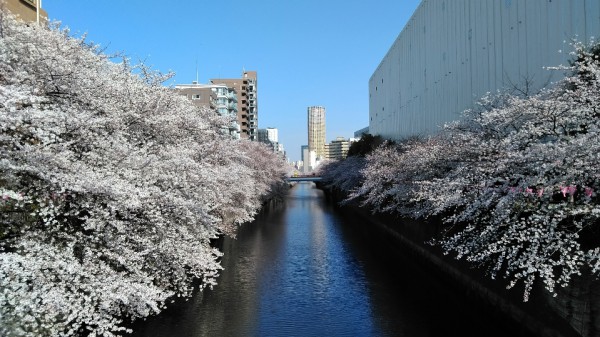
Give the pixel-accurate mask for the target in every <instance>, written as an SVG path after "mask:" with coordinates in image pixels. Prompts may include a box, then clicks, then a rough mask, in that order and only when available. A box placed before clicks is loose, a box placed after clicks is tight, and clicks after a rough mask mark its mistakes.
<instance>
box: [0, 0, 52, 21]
mask: <svg viewBox="0 0 600 337" xmlns="http://www.w3.org/2000/svg"><path fill="white" fill-rule="evenodd" d="M0 4H3V5H4V6H5V7H6V9H7V10H8V11H9V12H11V13H13V14H15V15H16V16H17V17H18V18H19V19H21V20H23V21H25V22H37V23H41V24H46V22H48V13H46V11H45V10H43V9H42V0H4V1H0Z"/></svg>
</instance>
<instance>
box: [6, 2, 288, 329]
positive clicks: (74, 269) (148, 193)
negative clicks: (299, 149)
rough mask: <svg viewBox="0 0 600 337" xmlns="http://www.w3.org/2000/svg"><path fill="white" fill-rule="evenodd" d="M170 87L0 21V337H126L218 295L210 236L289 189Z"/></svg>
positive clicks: (260, 149) (267, 159) (78, 43)
mask: <svg viewBox="0 0 600 337" xmlns="http://www.w3.org/2000/svg"><path fill="white" fill-rule="evenodd" d="M168 77H169V75H168V74H167V75H164V74H160V73H157V72H155V71H153V70H151V69H149V68H148V67H146V66H145V65H143V64H139V65H134V64H132V63H130V61H129V60H128V59H127V58H124V57H112V56H108V55H104V54H102V52H101V50H100V49H99V48H98V47H97V46H94V45H90V44H87V43H86V42H85V41H84V40H83V39H78V38H72V37H70V36H69V31H68V30H61V29H59V28H57V27H51V28H46V27H43V28H42V27H37V26H35V25H27V24H24V23H20V22H18V21H16V20H15V19H14V18H13V17H12V16H11V15H9V14H7V13H5V12H0V109H1V110H2V112H1V113H0V153H1V157H0V193H1V194H2V199H1V200H0V209H1V211H2V212H1V217H0V221H1V222H0V335H2V336H58V335H61V336H63V335H64V336H73V335H89V336H112V335H114V334H121V333H123V332H124V330H126V329H125V328H124V327H123V324H122V322H123V319H124V318H126V317H127V318H133V319H135V318H140V317H146V316H148V315H151V314H155V313H158V312H159V311H161V309H162V308H164V305H165V301H166V300H167V299H168V298H170V297H172V296H188V295H190V294H191V292H192V290H193V287H192V281H193V280H194V279H200V280H201V285H202V286H212V285H214V284H215V278H216V276H217V275H218V272H219V270H220V269H221V266H220V265H219V263H218V258H219V257H220V255H221V253H220V252H219V251H218V250H217V249H214V248H212V247H211V246H210V240H211V239H213V238H216V237H217V236H218V235H220V234H233V233H234V232H235V229H236V227H237V226H238V225H239V224H241V223H244V222H246V221H249V220H251V219H252V218H253V216H254V215H255V214H256V212H257V210H258V209H259V208H260V206H261V203H262V202H263V201H264V200H266V199H268V198H269V197H270V194H271V193H272V192H274V191H275V190H276V189H278V188H280V187H281V186H283V185H285V184H284V180H283V179H284V175H285V174H286V173H287V168H286V164H285V163H284V162H283V160H282V159H281V158H279V157H277V156H275V155H274V154H273V153H272V152H271V151H269V150H268V149H267V148H266V147H265V146H263V145H261V144H258V143H255V142H249V141H244V140H241V141H235V140H232V139H230V138H229V136H228V135H227V132H226V131H224V130H226V129H227V125H229V123H230V121H229V120H227V119H226V118H223V117H220V116H219V115H218V114H217V113H216V112H214V111H210V110H204V109H198V108H196V107H194V106H193V105H192V104H191V103H190V102H189V101H188V100H187V99H186V98H185V97H183V96H179V95H177V94H175V93H174V92H173V91H172V90H171V89H169V88H166V87H164V86H162V85H161V83H163V81H164V80H166V79H167V78H168Z"/></svg>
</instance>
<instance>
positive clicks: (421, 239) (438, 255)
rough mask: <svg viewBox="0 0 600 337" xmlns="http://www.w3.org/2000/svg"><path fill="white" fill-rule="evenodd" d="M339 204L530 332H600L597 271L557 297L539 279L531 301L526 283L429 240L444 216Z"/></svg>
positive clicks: (335, 198)
mask: <svg viewBox="0 0 600 337" xmlns="http://www.w3.org/2000/svg"><path fill="white" fill-rule="evenodd" d="M319 187H320V188H322V186H319ZM322 189H323V188H322ZM323 190H324V191H325V193H326V195H327V197H328V200H329V201H330V202H332V203H335V204H338V202H339V201H340V200H342V198H343V195H342V194H341V193H339V192H338V191H332V190H328V189H323ZM339 207H342V208H343V211H344V212H346V213H352V215H353V216H356V217H360V218H362V219H363V220H364V226H365V227H367V228H368V229H365V230H369V231H378V232H380V233H382V234H383V236H384V237H385V240H383V241H385V242H382V244H386V245H390V246H393V249H395V250H397V251H399V252H400V254H406V255H408V256H410V258H412V259H415V260H418V261H419V263H420V264H422V266H423V268H425V269H426V270H427V272H428V273H431V275H432V277H436V278H440V279H443V280H444V282H449V283H452V285H453V289H455V290H456V291H457V292H459V293H460V295H462V296H464V297H465V299H466V300H469V301H472V303H474V305H480V306H481V307H482V308H485V310H486V312H489V313H490V314H491V315H495V316H497V317H498V318H499V319H500V320H503V321H506V324H514V325H519V326H520V330H522V331H523V332H524V335H534V336H544V337H557V336H568V337H570V336H586V337H588V336H589V337H592V336H600V324H599V323H600V317H597V316H598V315H600V282H599V281H598V280H596V278H595V277H592V276H582V277H578V278H577V279H575V280H573V281H572V282H571V284H570V285H569V287H567V288H561V289H558V290H557V293H558V295H557V296H556V297H552V294H550V293H549V292H547V291H546V290H545V289H544V288H543V287H542V285H541V284H537V285H535V286H534V289H533V291H532V294H531V295H530V299H529V301H528V302H523V288H522V285H519V286H516V287H515V288H513V289H506V285H507V284H508V281H507V280H505V279H498V280H492V279H491V278H490V277H489V276H487V275H486V274H485V271H484V270H482V269H478V268H474V267H473V265H471V264H468V263H467V262H465V261H458V260H456V259H454V258H453V257H451V256H448V255H444V254H443V253H442V251H441V249H439V248H438V247H433V246H431V245H429V244H427V243H426V242H427V241H429V240H430V239H431V238H433V237H437V236H439V235H440V233H441V231H442V229H443V228H444V225H443V224H442V222H441V221H440V219H429V220H427V221H415V220H412V219H403V218H398V217H395V216H392V215H373V214H371V212H370V211H369V210H368V209H365V208H363V207H359V206H358V205H346V206H339Z"/></svg>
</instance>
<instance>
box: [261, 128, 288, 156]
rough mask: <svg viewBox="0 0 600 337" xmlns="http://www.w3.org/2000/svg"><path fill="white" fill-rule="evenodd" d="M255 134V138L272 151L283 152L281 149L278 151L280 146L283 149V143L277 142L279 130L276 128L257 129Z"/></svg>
mask: <svg viewBox="0 0 600 337" xmlns="http://www.w3.org/2000/svg"><path fill="white" fill-rule="evenodd" d="M256 134H257V140H258V141H259V142H262V143H265V144H267V145H269V146H270V147H271V148H272V150H273V152H276V153H277V152H282V153H283V151H280V147H281V148H282V149H283V145H281V144H279V131H278V130H277V128H272V127H269V128H266V129H258V130H257V133H256Z"/></svg>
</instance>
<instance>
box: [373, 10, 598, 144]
mask: <svg viewBox="0 0 600 337" xmlns="http://www.w3.org/2000/svg"><path fill="white" fill-rule="evenodd" d="M592 37H600V0H423V1H422V2H421V4H420V5H419V7H418V8H417V9H416V11H415V13H414V14H413V16H412V17H411V19H410V20H409V22H408V23H407V24H406V26H405V27H404V29H403V30H402V32H401V33H400V35H399V36H398V38H397V39H396V41H395V42H394V44H393V45H392V47H391V48H390V50H389V51H388V53H387V54H386V55H385V57H384V58H383V60H382V61H381V63H380V64H379V66H378V67H377V69H376V70H375V72H374V73H373V75H372V76H371V78H370V80H369V132H370V133H371V134H374V135H381V136H383V137H385V138H391V139H402V138H405V137H408V136H413V135H429V134H432V133H435V132H436V131H438V130H439V128H440V127H441V126H443V125H444V124H445V123H447V122H450V121H453V120H456V119H459V118H460V116H461V113H462V111H464V110H466V109H469V108H471V107H473V106H474V103H475V102H476V101H477V100H478V99H479V98H481V97H482V96H483V95H485V94H486V93H487V92H495V91H497V90H502V89H507V88H515V87H517V88H523V85H524V83H525V81H526V80H527V81H529V82H530V84H531V85H532V86H531V87H530V89H531V90H533V91H536V90H538V89H540V88H543V87H545V86H549V85H551V84H552V82H555V81H557V80H559V79H560V78H562V77H563V76H564V72H562V71H558V70H548V69H545V67H553V66H558V65H561V64H562V65H568V61H569V60H570V59H571V55H569V53H570V51H571V50H572V49H571V47H570V46H569V42H571V41H572V39H574V38H576V39H577V40H579V41H582V42H587V41H589V40H590V38H592Z"/></svg>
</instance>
